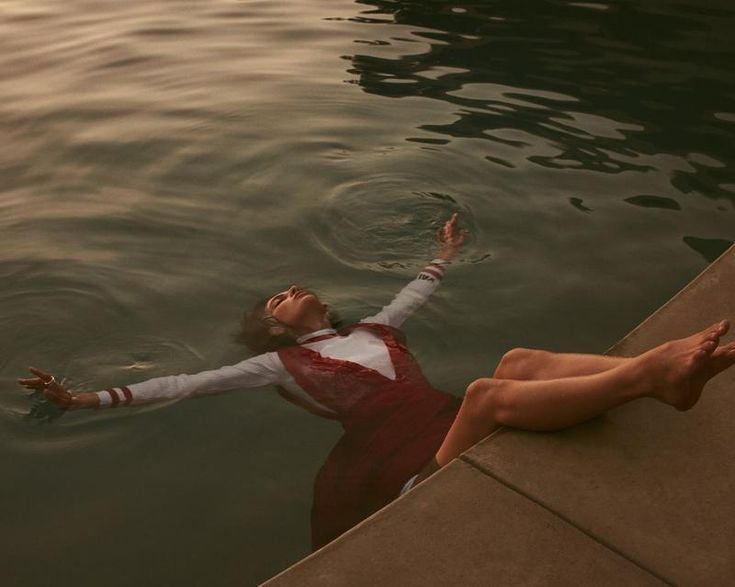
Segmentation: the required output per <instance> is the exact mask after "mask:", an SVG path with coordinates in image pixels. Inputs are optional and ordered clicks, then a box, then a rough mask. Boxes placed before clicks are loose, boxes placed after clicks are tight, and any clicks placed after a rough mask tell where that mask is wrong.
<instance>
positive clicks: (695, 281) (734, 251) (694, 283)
mask: <svg viewBox="0 0 735 587" xmlns="http://www.w3.org/2000/svg"><path fill="white" fill-rule="evenodd" d="M731 255H732V256H733V257H735V244H734V245H731V246H730V247H729V248H728V249H727V250H726V251H725V252H723V253H722V254H721V255H720V256H719V257H717V258H716V259H715V260H714V261H712V262H711V263H708V264H707V265H706V266H705V267H704V269H702V271H700V272H699V273H698V274H697V275H696V276H695V277H693V278H692V279H690V280H689V282H687V284H686V285H685V286H684V287H683V288H681V289H680V290H679V291H677V292H676V293H675V294H674V295H673V296H672V297H671V298H669V299H668V300H667V301H666V302H664V303H663V304H662V305H661V306H659V307H658V308H657V309H656V310H655V311H654V312H653V313H652V314H649V315H648V317H646V318H645V319H644V320H643V321H642V322H641V323H640V324H638V326H636V327H635V328H633V330H631V331H630V332H628V334H626V335H625V336H624V337H623V338H621V339H620V340H619V341H617V342H616V343H615V344H614V345H612V346H611V347H610V348H608V349H607V350H606V351H605V354H606V355H607V354H610V353H612V352H613V351H615V349H617V348H620V347H621V346H622V345H623V344H624V343H625V342H626V341H628V340H630V339H631V338H635V337H636V336H637V335H638V333H639V332H640V331H641V330H642V329H644V328H645V327H646V326H647V325H648V324H649V323H650V322H651V321H652V320H655V319H656V318H657V317H658V316H659V315H660V314H661V313H662V312H664V311H665V310H667V309H668V308H669V307H670V306H671V305H672V304H675V303H676V302H677V301H678V300H679V298H681V297H682V296H683V295H685V294H687V293H688V292H689V291H691V290H692V289H694V288H695V287H698V286H699V285H700V283H701V280H702V278H703V277H704V276H705V274H708V273H711V272H712V271H713V270H714V268H715V267H716V266H717V265H719V264H720V263H724V262H725V261H726V258H727V257H729V256H731Z"/></svg>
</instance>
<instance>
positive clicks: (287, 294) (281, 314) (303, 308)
mask: <svg viewBox="0 0 735 587" xmlns="http://www.w3.org/2000/svg"><path fill="white" fill-rule="evenodd" d="M265 310H266V313H268V314H270V315H271V316H273V317H274V318H275V319H276V320H278V321H279V322H280V323H281V324H285V325H286V326H289V327H291V328H299V327H302V326H305V325H307V324H309V323H310V322H311V321H313V320H314V319H315V318H316V319H320V318H322V317H323V316H324V315H325V314H326V308H325V307H324V304H322V303H321V302H320V301H319V298H317V297H316V295H314V294H313V293H312V292H311V291H309V290H308V289H306V288H303V287H301V286H299V285H292V286H291V287H289V288H288V289H287V290H284V291H282V292H280V293H277V294H276V295H274V296H272V297H271V298H270V299H269V300H268V301H267V302H266V304H265Z"/></svg>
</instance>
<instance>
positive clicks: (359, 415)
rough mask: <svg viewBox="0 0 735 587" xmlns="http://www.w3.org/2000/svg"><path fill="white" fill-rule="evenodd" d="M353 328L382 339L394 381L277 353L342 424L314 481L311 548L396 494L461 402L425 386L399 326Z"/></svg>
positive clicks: (303, 351)
mask: <svg viewBox="0 0 735 587" xmlns="http://www.w3.org/2000/svg"><path fill="white" fill-rule="evenodd" d="M358 328H359V329H368V330H370V331H371V332H373V333H374V334H376V335H378V336H380V337H381V339H382V340H383V342H384V343H385V345H386V347H387V348H388V350H389V353H390V357H391V361H392V363H393V366H394V369H395V373H396V378H395V379H389V378H387V377H385V376H384V375H382V374H380V373H379V372H377V371H375V370H374V369H370V368H367V367H364V366H362V365H359V364H357V363H353V362H350V361H347V360H340V359H333V358H330V357H324V356H321V355H320V354H319V353H316V352H314V351H312V350H310V349H308V348H304V347H288V348H284V349H281V350H280V351H279V356H280V358H281V361H282V362H283V364H284V365H285V367H286V368H287V369H288V370H289V372H290V373H291V375H292V376H293V378H294V379H295V380H296V382H297V383H298V384H299V385H300V386H301V387H302V388H303V389H304V390H306V391H307V393H309V394H310V395H312V396H313V397H314V399H315V400H316V401H318V402H319V403H320V404H322V405H324V406H326V407H328V408H329V409H330V410H332V411H333V412H335V413H336V415H337V419H338V420H339V421H340V422H341V424H342V426H343V427H344V430H345V432H344V435H343V436H342V438H341V439H340V440H339V441H338V442H337V444H336V445H335V446H334V448H333V449H332V451H331V453H330V454H329V456H328V457H327V460H326V462H325V463H324V465H323V466H322V468H321V470H320V471H319V473H318V475H317V478H316V480H315V482H314V502H313V507H312V548H313V549H314V550H316V549H317V548H320V547H321V546H323V545H325V544H326V543H328V542H330V541H331V540H333V539H334V538H336V537H337V536H339V535H340V534H342V533H343V532H345V531H347V530H349V529H350V528H351V527H352V526H354V525H355V524H357V523H358V522H360V521H362V520H363V519H365V518H366V517H368V516H370V515H371V514H372V513H374V512H376V511H377V510H378V509H380V508H381V507H383V506H385V505H386V504H388V503H389V502H391V501H392V500H393V499H395V498H396V497H398V495H399V494H400V491H401V489H402V487H403V486H404V485H405V483H406V481H407V480H408V479H409V478H410V477H411V476H412V475H415V474H416V473H418V471H419V470H420V469H421V468H422V467H423V466H424V465H425V464H426V463H427V462H428V461H429V460H430V459H431V458H432V457H433V456H434V455H435V454H436V451H437V450H438V449H439V446H440V445H441V443H442V441H443V440H444V437H445V436H446V434H447V432H448V430H449V428H450V427H451V425H452V423H453V422H454V418H455V417H456V414H457V410H458V408H459V404H460V401H459V399H457V398H455V397H454V396H452V395H450V394H448V393H444V392H441V391H438V390H436V389H434V388H433V387H432V386H431V384H429V382H428V381H427V380H426V378H425V377H424V376H423V374H422V373H421V369H420V368H419V366H418V363H417V362H416V360H415V359H414V358H413V356H412V355H411V353H410V351H409V350H408V348H407V347H406V345H405V340H404V337H403V335H402V334H401V333H400V331H398V330H397V329H395V328H392V327H390V326H385V325H380V324H367V323H363V324H356V325H355V326H352V327H351V328H349V329H347V330H346V331H345V334H346V333H348V332H349V331H351V330H353V329H358Z"/></svg>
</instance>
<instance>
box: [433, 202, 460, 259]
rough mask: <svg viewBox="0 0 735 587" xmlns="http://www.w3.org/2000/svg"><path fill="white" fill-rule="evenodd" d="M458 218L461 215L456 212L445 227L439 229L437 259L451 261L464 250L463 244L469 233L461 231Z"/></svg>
mask: <svg viewBox="0 0 735 587" xmlns="http://www.w3.org/2000/svg"><path fill="white" fill-rule="evenodd" d="M458 217H459V215H458V214H457V213H456V212H455V213H454V214H452V217H451V218H450V219H449V220H447V222H446V223H445V224H444V226H442V227H441V228H440V229H439V232H438V234H437V239H438V240H439V249H438V250H437V252H436V257H437V258H439V259H444V260H445V261H451V260H452V259H453V258H454V257H456V256H457V253H459V250H460V249H461V248H462V244H464V241H465V238H467V234H468V231H466V230H460V229H459V228H458V227H457V218H458Z"/></svg>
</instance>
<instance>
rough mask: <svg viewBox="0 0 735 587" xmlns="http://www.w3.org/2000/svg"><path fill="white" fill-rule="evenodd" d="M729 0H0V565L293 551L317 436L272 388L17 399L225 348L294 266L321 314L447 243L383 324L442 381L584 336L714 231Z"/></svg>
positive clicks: (259, 568) (222, 353)
mask: <svg viewBox="0 0 735 587" xmlns="http://www.w3.org/2000/svg"><path fill="white" fill-rule="evenodd" d="M733 15H734V12H733V10H732V9H731V8H730V7H729V5H728V3H727V2H724V1H722V2H708V3H706V6H705V5H703V4H702V3H699V2H697V3H695V2H693V1H692V0H686V1H682V2H676V1H664V0H659V1H654V2H649V3H646V6H645V7H641V6H639V4H638V3H634V2H628V1H617V2H605V3H602V2H561V1H540V0H538V1H535V2H530V3H529V2H525V3H518V2H516V3H510V4H509V3H505V2H459V3H451V2H440V1H427V2H401V1H396V2H388V1H384V2H381V1H378V0H371V1H369V2H367V1H361V2H349V1H341V0H340V1H337V2H328V3H325V2H315V1H313V2H307V1H303V0H302V1H298V0H285V1H276V2H273V1H269V2H259V1H246V2H234V1H224V0H219V1H207V2H204V1H202V0H191V1H168V2H158V1H151V0H147V1H142V0H139V1H131V2H122V3H120V2H118V3H106V2H94V1H81V0H79V1H76V2H59V1H40V0H17V1H2V2H0V129H1V130H2V134H3V139H4V140H3V147H4V148H3V150H2V152H1V154H0V174H1V175H0V177H2V180H3V182H2V188H1V189H2V197H1V198H0V228H1V229H2V230H1V231H0V239H2V240H1V245H2V248H1V249H0V250H2V254H1V256H0V275H1V276H2V281H3V288H2V290H1V294H0V295H1V296H2V297H1V298H0V301H1V302H2V313H1V314H0V315H1V317H2V328H3V337H2V353H1V354H0V360H1V361H2V364H1V369H2V370H1V371H0V376H1V377H2V387H3V394H2V396H0V437H1V438H2V443H1V444H0V466H2V470H3V473H4V474H3V483H2V484H0V503H1V504H2V506H0V507H2V512H1V516H2V520H3V530H4V531H3V538H2V541H1V542H0V559H1V560H3V562H4V565H3V570H2V574H3V577H4V578H5V581H6V583H8V584H22V585H47V584H48V582H49V580H50V578H53V581H54V584H56V585H59V586H66V585H79V584H96V583H102V582H103V583H104V584H107V585H173V584H176V585H202V584H207V585H231V584H253V583H256V582H258V581H261V580H264V579H265V578H267V577H269V576H271V575H273V574H275V573H276V572H278V571H279V570H281V569H282V568H284V567H286V566H287V565H289V564H290V563H292V562H294V561H296V560H297V559H299V558H301V557H302V556H304V555H305V554H307V553H308V548H309V543H308V536H309V532H308V518H309V506H310V500H311V493H310V492H311V482H312V479H313V476H314V473H315V472H316V470H317V469H318V467H319V465H320V464H321V461H322V459H323V457H324V455H325V454H326V452H327V451H328V449H329V448H330V447H331V445H332V444H333V443H334V442H335V440H336V439H337V437H338V435H339V429H338V427H337V426H336V425H334V424H332V423H329V422H324V421H320V420H318V419H316V418H313V417H312V416H310V415H309V414H306V413H302V412H300V411H298V409H297V408H295V407H293V406H292V405H290V404H288V403H286V402H283V400H282V399H281V398H280V397H278V396H277V395H276V394H275V393H274V392H273V390H262V391H253V390H251V391H247V392H243V393H234V394H229V395H226V396H220V397H217V398H207V399H202V400H191V401H185V402H179V403H177V404H176V405H168V406H160V405H158V406H151V407H146V408H139V409H129V410H122V409H121V410H115V411H105V412H98V413H84V414H82V413H74V414H70V415H67V416H64V417H63V418H60V419H57V420H55V421H53V422H52V423H50V424H43V423H40V422H37V421H28V420H27V419H25V418H24V414H26V413H27V412H28V410H29V402H28V400H27V399H26V398H25V397H24V394H23V393H22V392H21V391H20V388H17V386H16V385H15V378H16V377H18V376H22V375H23V373H24V370H25V367H26V366H27V365H36V366H39V367H42V368H45V369H48V370H50V371H52V372H54V373H57V374H59V375H64V376H66V377H67V378H68V382H69V383H70V384H71V385H72V386H73V387H74V388H75V389H78V390H96V389H101V388H105V387H109V386H111V385H122V384H125V383H132V382H135V381H140V380H143V379H147V378H149V377H154V376H158V375H164V374H171V373H181V372H196V371H199V370H202V369H209V368H215V367H217V366H220V365H223V364H230V363H234V362H237V361H239V360H241V359H242V358H243V357H244V356H245V355H244V351H243V349H242V348H240V347H238V346H236V345H235V344H233V343H232V342H231V339H230V333H231V332H232V331H233V330H235V329H236V326H237V321H238V318H239V314H240V312H241V310H242V308H243V307H244V306H245V305H247V304H249V303H250V302H251V301H252V300H253V299H255V298H257V297H260V296H262V295H263V294H265V293H268V292H271V291H276V290H279V289H280V288H282V287H283V285H284V284H288V283H290V282H292V281H298V282H301V283H305V284H308V285H310V286H311V287H313V288H315V289H316V290H317V291H318V292H319V293H320V294H321V295H322V296H323V297H324V298H326V299H327V300H328V301H329V302H330V303H331V304H333V305H334V306H336V307H337V308H339V309H340V312H341V314H342V316H343V318H345V319H346V321H349V320H351V319H352V320H354V319H358V318H359V317H360V316H362V315H365V314H366V313H368V312H373V311H374V310H375V309H376V307H379V306H380V305H382V304H383V303H385V302H386V301H388V300H389V299H390V297H391V296H392V295H393V293H394V292H396V291H397V290H398V289H399V288H400V287H402V286H403V284H405V283H406V282H407V281H408V280H410V279H411V278H412V277H413V276H414V275H415V274H416V272H417V271H418V270H419V269H420V267H421V266H422V265H423V263H424V262H425V260H426V259H428V258H430V257H431V254H432V248H433V233H434V231H435V229H436V227H437V226H438V225H439V224H440V223H441V222H442V220H443V219H446V218H447V217H448V216H449V215H450V214H451V213H452V212H454V211H458V212H460V214H461V217H462V220H463V222H464V225H465V226H466V227H468V228H469V229H470V230H471V238H470V241H469V242H468V244H467V246H466V249H465V251H464V253H463V255H462V257H461V258H460V259H459V260H458V261H457V262H456V263H455V264H454V266H453V267H452V269H451V271H450V272H449V273H448V275H447V278H446V281H445V283H444V284H443V285H442V288H441V290H440V291H439V292H438V293H437V295H436V298H435V299H434V300H433V301H432V302H431V304H430V305H429V306H427V307H425V308H424V309H422V311H421V312H420V313H419V314H418V315H416V316H415V317H414V318H413V320H412V321H410V322H409V323H408V324H407V326H406V330H407V333H408V336H409V340H410V342H411V346H412V349H413V350H414V351H415V354H416V355H417V356H418V358H419V359H420V360H421V361H422V363H423V364H424V365H425V367H426V373H427V375H428V376H429V377H430V379H431V380H432V382H433V383H434V384H435V385H436V386H437V387H440V388H442V389H446V390H448V391H451V392H453V393H456V394H458V395H459V394H461V393H462V392H463V390H464V387H465V386H466V384H467V383H468V382H469V381H471V380H472V379H473V378H476V377H478V376H481V375H487V374H488V373H489V372H491V370H492V368H493V367H494V365H495V364H496V362H497V360H498V358H499V357H500V356H501V355H502V353H503V352H504V351H505V350H507V349H509V348H511V347H512V346H519V345H523V346H540V347H547V348H553V349H558V350H576V351H580V350H582V351H590V352H602V351H604V350H605V349H606V348H608V347H609V346H611V345H612V344H613V343H614V342H615V341H616V340H618V339H619V338H620V337H621V336H623V335H624V334H625V333H627V332H628V331H629V330H630V329H631V328H633V327H634V326H635V325H636V324H637V323H639V322H640V321H641V320H642V319H643V318H645V317H646V316H647V315H648V314H649V313H650V312H652V311H653V310H655V309H656V308H657V307H658V306H660V305H661V304H662V303H663V302H665V301H666V300H667V299H668V298H669V297H671V296H672V295H673V294H674V293H675V292H676V291H677V290H678V289H680V288H681V287H682V286H683V285H685V284H686V283H687V282H688V281H689V280H691V279H692V278H693V277H694V276H696V274H697V273H698V272H700V271H701V270H702V269H703V268H704V267H705V266H706V264H707V263H708V262H709V261H711V260H712V259H714V258H715V257H716V256H717V255H718V254H719V253H720V252H722V251H723V250H724V249H725V248H726V247H727V246H728V245H729V244H730V243H731V242H732V240H733V238H734V237H733V234H734V230H733V212H734V204H735V172H734V171H733V162H734V161H733V148H732V145H733V139H734V138H735V132H734V131H735V81H734V78H733V74H732V64H733V62H735V61H734V58H735V47H734V44H733V41H732V34H731V30H732V26H733V24H735V19H734V18H733Z"/></svg>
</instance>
